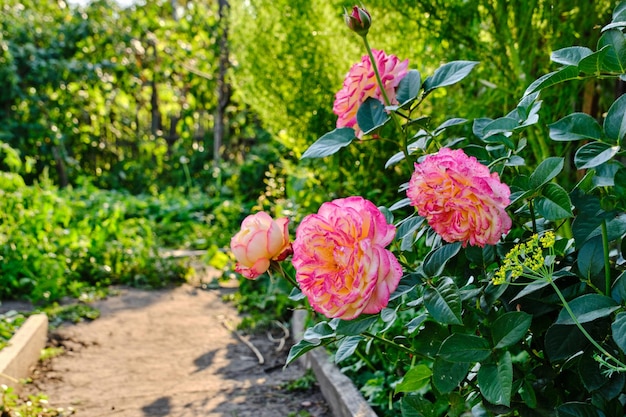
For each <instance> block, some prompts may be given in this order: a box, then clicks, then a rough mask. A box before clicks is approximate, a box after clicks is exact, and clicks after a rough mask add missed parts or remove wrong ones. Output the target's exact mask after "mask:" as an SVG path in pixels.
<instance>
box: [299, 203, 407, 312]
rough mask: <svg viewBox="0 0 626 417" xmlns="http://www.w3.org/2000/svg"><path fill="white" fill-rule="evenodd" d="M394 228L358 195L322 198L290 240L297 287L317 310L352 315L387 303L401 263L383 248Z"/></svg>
mask: <svg viewBox="0 0 626 417" xmlns="http://www.w3.org/2000/svg"><path fill="white" fill-rule="evenodd" d="M395 231H396V228H395V227H394V226H393V225H389V224H387V221H386V220H385V216H383V214H382V213H381V212H380V210H378V208H376V206H375V205H374V204H373V203H372V202H370V201H368V200H365V199H363V198H361V197H348V198H344V199H337V200H334V201H332V202H329V203H324V204H322V206H321V207H320V209H319V211H318V213H317V214H311V215H309V216H307V217H305V218H304V219H303V220H302V222H301V223H300V225H299V226H298V229H297V230H296V240H295V241H294V242H293V260H292V263H293V266H294V267H295V269H296V280H297V281H298V284H299V286H300V289H301V290H302V292H303V293H304V295H305V296H306V297H307V299H308V300H309V303H310V304H311V307H313V309H314V310H315V311H318V312H320V313H322V314H324V315H325V316H326V317H328V318H335V317H337V318H341V319H344V320H351V319H353V318H355V317H358V316H359V315H361V314H376V313H379V312H380V311H381V310H382V309H383V308H385V307H386V306H387V303H388V302H389V296H390V295H391V293H392V292H393V291H395V289H396V288H397V286H398V282H399V281H400V277H401V276H402V267H401V266H400V264H399V263H398V261H397V260H396V258H395V256H394V255H393V254H392V253H391V252H390V251H388V250H387V249H385V247H386V246H387V245H389V244H390V243H391V241H392V240H393V238H394V236H395Z"/></svg>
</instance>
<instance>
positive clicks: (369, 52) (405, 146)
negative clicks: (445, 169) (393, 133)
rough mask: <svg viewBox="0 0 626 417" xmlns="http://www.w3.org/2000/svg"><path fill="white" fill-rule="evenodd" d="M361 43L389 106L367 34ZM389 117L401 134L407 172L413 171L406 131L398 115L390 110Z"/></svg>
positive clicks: (389, 102)
mask: <svg viewBox="0 0 626 417" xmlns="http://www.w3.org/2000/svg"><path fill="white" fill-rule="evenodd" d="M362 38H363V44H364V45H365V49H366V50H367V55H368V56H369V57H370V63H371V64H372V68H374V74H375V75H376V82H377V83H378V88H380V92H381V93H382V95H383V100H385V106H391V101H390V100H389V97H388V96H387V92H386V91H385V85H384V84H383V80H382V78H380V72H379V71H378V65H376V60H375V59H374V53H373V52H372V48H371V47H370V44H369V42H368V41H367V36H362ZM390 115H391V118H392V119H393V122H394V123H395V125H396V127H397V128H398V131H399V132H400V133H401V134H402V145H401V146H402V153H403V154H404V159H405V161H406V162H407V164H408V167H409V172H411V173H412V172H413V166H412V165H411V161H410V160H409V150H408V138H407V135H406V133H405V132H404V131H403V130H402V124H401V123H400V121H399V120H398V116H397V115H396V114H395V113H394V112H390Z"/></svg>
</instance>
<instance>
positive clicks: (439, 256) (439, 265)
mask: <svg viewBox="0 0 626 417" xmlns="http://www.w3.org/2000/svg"><path fill="white" fill-rule="evenodd" d="M460 250H461V243H460V242H455V243H450V244H447V245H443V246H441V247H439V248H437V249H435V250H434V251H431V252H429V253H428V255H426V258H425V259H424V266H423V268H424V274H426V276H428V277H436V276H439V275H440V274H441V272H443V269H444V268H445V266H446V264H447V263H448V261H450V260H451V259H452V258H454V257H455V256H456V254H457V253H459V251H460Z"/></svg>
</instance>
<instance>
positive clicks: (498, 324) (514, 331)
mask: <svg viewBox="0 0 626 417" xmlns="http://www.w3.org/2000/svg"><path fill="white" fill-rule="evenodd" d="M531 323H532V316H531V315H530V314H528V313H524V312H523V311H510V312H508V313H504V314H503V315H502V316H500V317H498V318H497V319H496V320H495V321H494V322H493V325H492V330H491V337H492V338H493V344H494V346H495V347H496V349H501V348H505V347H508V346H511V345H513V344H515V343H517V342H518V341H520V340H521V339H522V338H523V337H524V335H525V334H526V332H527V331H528V329H529V328H530V324H531Z"/></svg>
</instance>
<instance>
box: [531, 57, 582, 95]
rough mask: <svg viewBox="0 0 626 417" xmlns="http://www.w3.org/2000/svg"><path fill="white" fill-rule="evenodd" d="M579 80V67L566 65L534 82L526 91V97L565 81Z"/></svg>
mask: <svg viewBox="0 0 626 417" xmlns="http://www.w3.org/2000/svg"><path fill="white" fill-rule="evenodd" d="M576 78H578V66H577V65H566V66H564V67H563V68H560V69H558V70H556V71H553V72H550V73H548V74H545V75H542V76H541V77H539V78H537V79H536V80H535V81H533V82H532V84H530V85H529V86H528V88H527V89H526V91H524V96H527V95H529V94H532V93H534V92H535V91H540V90H543V89H546V88H548V87H551V86H553V85H555V84H559V83H562V82H563V81H568V80H573V79H576Z"/></svg>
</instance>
